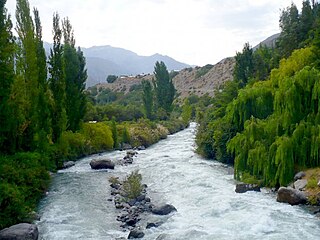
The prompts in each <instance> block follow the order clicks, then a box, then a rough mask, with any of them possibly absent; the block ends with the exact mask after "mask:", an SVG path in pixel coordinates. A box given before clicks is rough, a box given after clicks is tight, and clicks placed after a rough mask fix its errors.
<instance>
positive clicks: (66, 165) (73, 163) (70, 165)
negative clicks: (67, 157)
mask: <svg viewBox="0 0 320 240" xmlns="http://www.w3.org/2000/svg"><path fill="white" fill-rule="evenodd" d="M75 164H76V163H75V162H74V161H68V162H64V163H63V166H62V168H63V169H65V168H69V167H73V166H74V165H75Z"/></svg>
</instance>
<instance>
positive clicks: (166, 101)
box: [153, 61, 176, 113]
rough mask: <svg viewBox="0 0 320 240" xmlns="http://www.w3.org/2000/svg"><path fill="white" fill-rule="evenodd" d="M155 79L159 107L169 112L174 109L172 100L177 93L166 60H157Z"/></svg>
mask: <svg viewBox="0 0 320 240" xmlns="http://www.w3.org/2000/svg"><path fill="white" fill-rule="evenodd" d="M154 75H155V79H154V81H153V84H154V90H155V94H156V102H157V107H158V108H162V109H164V110H165V111H166V112H167V113H169V112H171V110H172V102H173V100H174V96H175V93H176V89H175V87H174V85H173V83H172V79H170V77H169V72H168V70H167V67H166V65H165V64H164V62H162V61H161V62H158V61H157V62H156V64H155V67H154Z"/></svg>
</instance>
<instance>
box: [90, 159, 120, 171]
mask: <svg viewBox="0 0 320 240" xmlns="http://www.w3.org/2000/svg"><path fill="white" fill-rule="evenodd" d="M90 166H91V168H92V169H114V163H113V162H112V161H111V160H110V159H93V160H91V162H90Z"/></svg>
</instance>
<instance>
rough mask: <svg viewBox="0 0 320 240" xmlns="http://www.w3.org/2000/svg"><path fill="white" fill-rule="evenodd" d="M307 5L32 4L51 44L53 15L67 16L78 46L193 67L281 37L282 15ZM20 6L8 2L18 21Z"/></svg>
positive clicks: (193, 1)
mask: <svg viewBox="0 0 320 240" xmlns="http://www.w3.org/2000/svg"><path fill="white" fill-rule="evenodd" d="M291 2H294V3H296V5H297V6H298V8H299V9H300V8H301V2H302V0H293V1H291V0H49V1H48V0H29V3H30V7H31V8H33V7H36V8H38V10H39V12H40V18H41V21H42V25H43V35H44V40H45V41H48V42H52V40H51V39H52V34H51V32H52V15H53V13H54V12H56V11H57V12H59V15H60V17H61V18H63V17H66V16H68V17H69V19H70V21H71V24H72V26H73V28H74V31H75V38H76V45H79V46H81V47H91V46H97V45H111V46H114V47H121V48H125V49H128V50H131V51H134V52H136V53H138V54H139V55H146V56H148V55H152V54H154V53H160V54H163V55H168V56H170V57H173V58H175V59H176V60H178V61H182V62H185V63H188V64H193V65H199V66H202V65H205V64H208V63H210V64H214V63H217V62H218V61H220V60H221V59H223V58H225V57H228V56H234V55H235V53H236V51H241V50H242V47H243V44H244V43H245V42H249V43H250V44H251V45H253V46H254V45H256V44H258V43H259V42H260V41H262V40H264V39H265V38H267V37H269V36H270V35H272V34H274V33H277V32H279V15H280V10H281V9H283V8H285V7H287V6H289V5H290V4H291ZM15 3H16V1H15V0H7V5H6V6H7V8H8V10H9V12H10V13H11V15H12V16H13V18H14V15H15Z"/></svg>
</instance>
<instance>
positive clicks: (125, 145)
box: [121, 143, 132, 150]
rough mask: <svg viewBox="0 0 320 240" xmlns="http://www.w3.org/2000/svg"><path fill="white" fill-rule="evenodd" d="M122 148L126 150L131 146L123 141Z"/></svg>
mask: <svg viewBox="0 0 320 240" xmlns="http://www.w3.org/2000/svg"><path fill="white" fill-rule="evenodd" d="M121 149H122V150H128V149H132V146H131V145H130V144H128V143H123V144H122V146H121Z"/></svg>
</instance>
